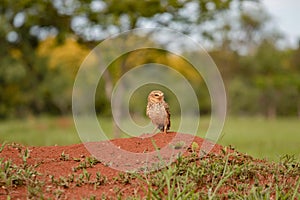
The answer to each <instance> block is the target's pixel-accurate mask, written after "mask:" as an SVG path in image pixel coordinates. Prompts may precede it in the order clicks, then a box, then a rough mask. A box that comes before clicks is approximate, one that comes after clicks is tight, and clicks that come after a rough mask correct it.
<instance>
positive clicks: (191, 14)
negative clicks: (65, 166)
mask: <svg viewBox="0 0 300 200" xmlns="http://www.w3.org/2000/svg"><path fill="white" fill-rule="evenodd" d="M297 5H298V7H299V6H300V5H299V2H298V1H296V0H289V1H283V0H277V1H276V2H274V1H271V0H147V1H136V0H123V1H117V0H26V1H17V0H2V1H1V5H0V44H1V48H0V143H3V142H4V141H8V142H20V143H23V144H26V145H54V144H58V145H67V144H72V143H79V142H80V139H79V137H78V135H77V133H76V130H75V126H74V122H73V119H72V104H71V103H72V101H71V98H72V87H73V82H74V80H75V77H76V73H77V71H78V69H79V67H80V64H81V63H82V61H83V60H84V59H85V57H86V56H87V55H88V54H89V52H90V51H91V50H92V49H93V48H94V47H95V46H96V45H97V44H99V42H101V41H102V40H104V39H105V38H107V37H109V36H111V35H114V34H117V33H120V32H122V31H126V30H130V29H133V28H143V27H168V28H171V29H174V30H177V31H179V32H182V33H184V34H187V35H189V36H190V37H191V38H192V39H194V40H195V41H197V42H199V43H200V44H201V45H202V46H203V47H204V48H205V49H206V50H207V52H208V53H209V55H210V56H211V57H212V58H213V60H214V62H215V63H216V65H217V66H218V68H219V70H220V72H221V75H222V77H223V80H224V84H225V87H226V92H227V98H228V99H227V100H228V117H227V121H226V123H225V127H224V131H223V133H222V136H221V138H220V141H219V143H220V144H224V145H233V146H235V147H236V148H237V149H238V150H240V151H242V152H247V153H249V154H250V155H254V156H256V157H260V158H268V159H273V160H276V159H278V158H279V156H280V155H284V154H291V155H295V156H296V157H297V158H300V24H299V23H298V21H297V19H299V18H300V16H299V13H298V10H297V8H298V7H297ZM297 15H298V16H297ZM164 37H165V36H162V38H164ZM133 42H134V41H133ZM149 42H152V43H153V42H159V41H154V40H151V41H149ZM183 45H184V44H183ZM114 48H116V47H107V49H108V51H114ZM182 49H184V51H183V52H184V53H183V54H193V53H194V52H193V51H194V50H193V49H189V48H188V47H182ZM141 58H142V59H141ZM151 62H152V63H161V64H164V65H168V66H172V67H173V68H174V69H176V70H178V71H179V72H180V73H181V74H183V75H184V76H185V77H186V78H187V79H188V80H189V81H190V83H191V85H192V86H193V88H194V89H195V91H196V93H197V96H198V99H199V105H200V109H201V116H203V117H202V118H201V123H200V129H199V136H201V137H203V136H204V135H205V131H206V129H207V127H208V125H209V116H210V106H211V105H210V97H209V94H208V91H207V88H206V85H205V82H204V81H203V79H202V77H201V75H197V74H196V73H195V71H194V69H193V68H192V67H191V66H190V64H189V63H188V62H187V61H186V60H184V59H183V58H181V57H178V56H174V55H173V54H170V53H168V52H164V51H157V50H156V51H153V52H152V51H151V52H149V51H147V54H146V53H145V52H143V51H135V52H130V53H128V54H127V55H123V56H121V57H119V58H117V59H116V60H115V62H113V63H111V65H110V66H109V67H108V69H107V70H106V71H105V74H104V76H103V77H102V78H101V80H100V82H99V85H98V90H97V93H96V97H95V98H96V105H95V108H96V111H97V113H98V116H99V119H101V120H100V121H101V122H102V124H103V125H104V126H105V127H106V128H105V130H106V131H107V132H108V135H110V137H111V138H113V137H126V135H120V134H116V132H115V131H116V130H115V129H114V128H113V127H114V125H113V122H112V119H111V104H110V100H111V99H110V98H111V97H110V94H111V91H112V88H113V87H114V85H115V84H116V82H117V81H118V80H119V78H120V77H121V76H122V75H123V74H124V73H126V71H128V70H130V69H132V68H133V67H135V66H138V65H141V64H145V63H151ZM168 78H170V79H172V77H168ZM157 87H159V86H157V85H153V86H151V85H146V86H143V87H141V88H139V89H138V90H137V91H136V92H135V93H134V94H133V96H132V98H131V101H130V111H131V114H132V117H133V118H135V119H137V121H139V120H140V121H142V122H141V123H143V121H144V120H147V121H148V119H146V116H145V106H146V101H147V99H146V96H147V94H148V92H149V91H151V90H152V89H154V88H157ZM162 89H163V88H162ZM166 99H167V101H168V103H169V104H170V107H171V112H172V117H173V120H174V122H175V123H174V124H175V127H176V123H177V122H178V118H179V115H180V110H179V107H178V102H177V99H176V97H174V95H173V94H172V93H171V92H170V91H167V92H166Z"/></svg>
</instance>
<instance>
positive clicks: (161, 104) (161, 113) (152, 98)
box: [146, 90, 171, 133]
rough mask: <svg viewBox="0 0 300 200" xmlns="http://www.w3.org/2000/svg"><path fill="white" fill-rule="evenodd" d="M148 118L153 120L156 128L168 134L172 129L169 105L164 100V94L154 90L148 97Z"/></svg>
mask: <svg viewBox="0 0 300 200" xmlns="http://www.w3.org/2000/svg"><path fill="white" fill-rule="evenodd" d="M146 114H147V116H148V117H149V118H150V119H151V121H152V123H153V124H154V125H155V127H156V128H158V129H159V130H161V131H163V132H164V133H167V131H168V130H169V129H170V126H171V122H170V111H169V105H168V104H167V103H166V102H165V100H164V93H163V92H161V91H159V90H154V91H152V92H150V94H149V95H148V104H147V111H146Z"/></svg>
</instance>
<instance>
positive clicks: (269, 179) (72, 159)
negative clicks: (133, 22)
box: [0, 132, 300, 199]
mask: <svg viewBox="0 0 300 200" xmlns="http://www.w3.org/2000/svg"><path fill="white" fill-rule="evenodd" d="M202 144H204V140H203V139H202V138H199V137H194V136H192V135H189V134H179V133H174V132H170V133H168V134H155V135H147V134H145V135H143V136H141V137H135V138H126V139H114V140H111V141H102V142H91V143H89V144H87V145H86V146H89V148H90V150H92V154H93V155H92V154H91V151H88V150H87V149H86V146H85V145H83V144H75V145H70V146H45V147H24V146H22V145H18V144H7V145H6V146H5V147H4V149H3V150H2V151H1V153H0V159H2V166H1V169H2V171H1V172H2V175H1V176H2V179H3V180H0V186H1V188H0V199H7V197H8V196H9V197H10V198H11V199H27V198H51V199H84V198H87V199H90V198H94V197H95V199H101V198H102V197H103V198H104V197H105V198H107V199H110V198H112V199H115V198H116V197H121V198H122V199H125V198H126V197H129V196H135V197H139V198H143V197H145V196H146V195H147V187H148V185H147V184H146V182H145V181H143V180H141V178H136V176H132V173H129V172H125V171H135V173H136V174H141V176H140V177H148V176H156V173H155V171H154V172H151V173H149V174H147V175H145V172H146V171H147V170H153V169H154V168H153V167H155V166H156V167H158V166H159V164H160V163H162V162H163V163H167V162H168V161H170V160H171V161H173V162H175V163H176V162H177V161H176V158H177V157H178V156H179V153H180V154H181V155H183V156H184V157H187V156H190V155H191V154H194V157H193V158H191V159H189V162H190V163H194V164H196V165H195V166H197V167H198V168H199V169H205V170H208V169H206V167H210V168H212V166H213V165H208V164H209V163H214V162H215V161H216V162H217V160H218V162H220V161H221V162H223V163H224V166H225V165H233V164H236V165H239V166H244V164H245V163H249V165H251V166H252V167H253V166H254V168H255V170H253V169H252V168H251V169H249V170H248V171H247V167H246V169H245V168H241V169H238V170H237V173H236V174H232V176H230V177H228V180H224V183H223V184H222V186H220V187H219V188H218V190H216V192H217V193H218V194H222V195H223V196H222V197H224V198H225V199H227V198H228V196H227V198H226V195H225V196H224V194H226V193H228V194H231V193H232V192H236V191H237V190H238V188H239V185H241V184H247V185H248V186H247V187H248V188H249V191H250V189H251V188H253V187H256V186H257V187H258V186H263V188H270V187H272V184H273V185H275V184H281V183H282V184H287V185H290V187H296V183H297V181H298V179H299V176H300V168H299V166H297V165H295V166H289V167H291V170H294V171H293V173H292V175H290V176H289V175H288V174H287V173H286V172H284V171H282V170H287V167H285V166H282V167H281V168H280V167H276V168H274V163H269V162H267V161H263V160H257V159H254V158H252V157H250V156H247V155H243V154H240V153H238V152H235V151H234V150H232V149H227V150H224V148H223V147H222V146H220V145H215V146H213V148H212V149H211V151H210V152H209V153H208V154H207V155H205V156H203V157H197V156H196V157H195V155H199V154H200V153H201V152H199V151H200V150H201V148H200V147H201V146H202ZM209 144H210V143H206V145H209ZM111 146H114V147H115V148H110V147H111ZM26 149H28V150H29V157H28V158H24V154H25V151H26ZM121 150H123V151H122V152H130V154H132V155H129V156H128V157H127V156H126V153H120V151H121ZM183 150H184V152H183ZM201 151H202V150H201ZM158 152H159V153H158ZM134 153H136V154H134ZM151 153H152V154H153V155H155V156H149V157H148V158H147V160H146V161H145V160H143V158H142V157H141V156H142V155H143V154H145V155H146V154H151ZM202 153H203V152H202ZM22 155H23V156H22ZM160 155H162V157H160ZM135 156H136V157H135ZM96 158H97V159H96ZM98 158H103V160H101V159H98ZM5 161H11V165H15V169H13V170H12V171H13V172H14V173H18V171H17V169H18V167H19V168H21V169H25V170H24V171H26V170H28V171H30V170H32V171H35V172H36V173H32V174H31V175H28V177H29V178H31V179H32V180H33V181H28V180H27V181H26V179H25V178H24V180H23V179H21V178H20V177H19V179H20V180H21V181H22V180H23V182H21V183H20V182H18V180H15V179H18V177H17V178H15V179H14V178H10V179H9V178H8V177H4V176H7V174H6V175H5V170H4V168H5ZM202 161H205V163H207V165H206V166H204V165H203V162H202ZM6 163H7V162H6ZM149 163H151V166H150V165H149ZM155 164H157V165H155ZM16 166H17V167H16ZM29 166H30V167H31V168H30V169H28V168H29ZM224 166H223V169H222V170H221V172H224V171H226V170H224ZM255 166H257V167H255ZM278 166H279V165H278ZM151 167H152V168H151ZM11 168H13V167H11ZM158 168H159V167H158ZM225 168H226V167H225ZM260 168H262V169H260ZM267 168H270V169H272V168H274V169H273V170H271V171H272V172H273V173H278V174H277V175H276V174H271V171H268V169H267ZM120 169H122V171H119V170H120ZM228 169H229V168H228ZM7 170H8V169H7ZM7 170H6V171H7ZM205 170H203V171H205ZM256 170H257V171H256ZM260 170H261V171H260ZM295 170H296V171H295ZM297 170H298V171H297ZM297 172H298V173H297ZM22 173H23V172H22ZM25 173H27V172H25ZM268 173H270V174H268ZM280 174H282V175H280ZM223 175H224V174H223ZM1 176H0V178H1ZM10 176H12V175H11V174H10ZM22 176H24V175H22ZM199 176H200V175H199ZM216 176H217V175H215V174H209V173H207V174H204V175H203V177H199V181H196V182H195V183H196V186H194V187H193V188H194V192H201V193H209V192H211V191H210V189H211V188H209V187H208V185H209V183H213V182H214V181H215V182H216V183H218V181H217V180H219V181H220V180H221V179H222V178H224V176H225V175H224V176H223V177H222V174H220V177H216ZM3 177H4V178H6V181H7V180H8V181H11V182H10V183H7V182H5V181H4V178H3ZM195 178H197V177H195ZM244 188H246V187H244ZM244 190H245V189H244ZM167 192H168V191H167V190H164V193H167ZM247 192H248V191H246V190H245V191H242V193H243V194H245V195H246V194H247ZM148 195H149V194H148Z"/></svg>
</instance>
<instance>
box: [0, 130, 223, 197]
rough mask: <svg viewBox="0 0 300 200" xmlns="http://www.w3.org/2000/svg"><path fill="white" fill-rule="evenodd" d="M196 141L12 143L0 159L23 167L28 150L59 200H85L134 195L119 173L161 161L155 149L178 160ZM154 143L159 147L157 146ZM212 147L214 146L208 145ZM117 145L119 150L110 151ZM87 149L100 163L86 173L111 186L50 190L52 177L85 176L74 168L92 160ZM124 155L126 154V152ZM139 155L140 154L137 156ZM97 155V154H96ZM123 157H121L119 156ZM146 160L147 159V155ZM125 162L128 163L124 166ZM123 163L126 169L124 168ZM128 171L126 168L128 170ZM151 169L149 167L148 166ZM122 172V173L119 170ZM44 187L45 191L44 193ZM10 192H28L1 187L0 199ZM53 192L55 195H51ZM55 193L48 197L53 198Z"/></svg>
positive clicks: (184, 137)
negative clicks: (119, 191) (117, 192)
mask: <svg viewBox="0 0 300 200" xmlns="http://www.w3.org/2000/svg"><path fill="white" fill-rule="evenodd" d="M193 141H194V142H196V143H197V144H198V145H199V147H201V145H202V143H203V141H204V140H203V139H201V138H199V137H194V136H192V135H188V134H177V133H174V132H170V133H168V134H167V135H165V134H155V135H149V134H145V135H142V136H141V137H136V138H126V139H114V140H111V141H102V142H92V143H88V144H86V145H84V144H75V145H70V146H44V147H24V146H22V145H19V144H10V145H6V147H5V148H4V150H3V151H2V152H1V153H0V157H1V158H4V159H5V160H7V159H11V160H12V161H13V163H15V164H17V165H20V164H21V163H22V159H21V156H20V155H21V152H23V151H24V149H25V148H28V149H29V152H30V157H29V158H28V160H27V162H28V164H31V165H34V164H38V167H37V168H36V170H37V171H38V172H39V173H40V174H42V175H41V177H40V179H41V180H42V181H44V182H45V186H44V187H45V188H47V187H48V188H50V189H49V190H54V189H56V190H58V189H59V190H62V191H63V195H62V196H60V198H62V197H63V198H67V199H81V198H83V197H89V196H91V195H96V196H101V195H102V194H105V195H106V196H110V195H112V196H114V195H115V191H114V189H115V188H116V187H118V186H119V187H121V188H122V190H123V194H124V193H125V194H126V193H128V194H129V195H132V193H133V191H134V189H135V188H134V187H132V185H128V186H126V187H124V185H121V186H120V183H118V182H117V181H113V179H116V177H118V176H119V174H120V173H122V172H124V171H126V170H130V171H132V170H135V171H138V170H139V168H140V167H142V166H145V165H146V164H149V163H150V164H152V163H156V162H159V161H161V160H159V159H160V158H158V156H157V153H156V151H155V149H156V148H158V149H160V154H162V157H163V158H162V159H165V160H166V161H168V159H169V160H170V158H171V157H170V156H173V157H172V159H173V160H174V159H175V157H174V156H175V155H177V153H179V152H182V153H184V151H186V150H187V147H189V146H190V144H191V143H192V142H193ZM154 144H155V145H156V147H154ZM207 144H211V143H207ZM109 145H110V147H112V146H114V147H115V148H116V149H112V148H109V147H108V146H109ZM86 146H88V147H89V148H90V149H91V150H92V154H94V155H93V156H95V157H96V158H97V159H99V160H101V159H102V160H101V161H102V162H101V163H97V164H96V165H94V166H93V167H88V168H86V170H87V171H88V172H89V173H91V179H95V177H96V175H95V174H96V172H100V173H101V175H103V176H106V177H107V180H108V182H109V184H105V185H104V186H100V187H98V188H97V189H95V188H94V186H92V185H84V186H81V187H76V186H71V187H62V188H51V187H53V186H51V184H50V176H49V175H52V176H54V179H59V178H60V177H68V176H69V175H71V174H72V173H73V174H75V175H77V174H80V173H82V170H81V169H80V170H78V171H76V172H74V168H76V167H78V165H79V164H80V162H83V161H85V159H86V158H88V157H91V156H92V155H91V153H90V152H89V151H88V150H87V149H86ZM118 149H119V150H120V149H121V150H124V151H123V153H120V152H118ZM221 149H222V147H221V146H220V145H215V146H214V148H213V149H212V151H213V152H215V153H218V152H220V150H221ZM124 152H125V153H124ZM62 153H64V155H67V156H68V157H69V159H62ZM126 153H129V154H133V156H129V157H127V156H126ZM135 153H139V154H135ZM95 154H98V155H95ZM143 154H144V155H145V154H153V155H155V156H153V155H152V156H150V157H149V158H148V159H147V163H146V162H139V161H137V160H131V159H134V158H135V157H136V158H138V159H142V158H141V157H139V156H141V155H143ZM120 155H122V156H120ZM144 157H145V156H144ZM103 160H104V161H105V162H103ZM124 162H125V164H124ZM122 164H123V166H122ZM128 166H129V168H126V167H128ZM149 166H150V165H149ZM120 169H121V170H122V171H120ZM45 188H44V190H45ZM7 193H9V195H10V196H11V197H13V199H17V198H20V199H26V197H27V192H26V188H25V187H17V188H14V189H13V191H7V190H5V188H3V187H2V189H0V199H2V198H3V199H6V195H7ZM52 193H53V192H52ZM51 195H52V194H49V196H50V197H51Z"/></svg>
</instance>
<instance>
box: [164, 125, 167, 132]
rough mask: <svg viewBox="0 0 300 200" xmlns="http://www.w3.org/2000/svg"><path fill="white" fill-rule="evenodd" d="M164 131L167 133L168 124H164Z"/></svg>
mask: <svg viewBox="0 0 300 200" xmlns="http://www.w3.org/2000/svg"><path fill="white" fill-rule="evenodd" d="M164 133H165V134H167V125H165V126H164Z"/></svg>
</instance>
